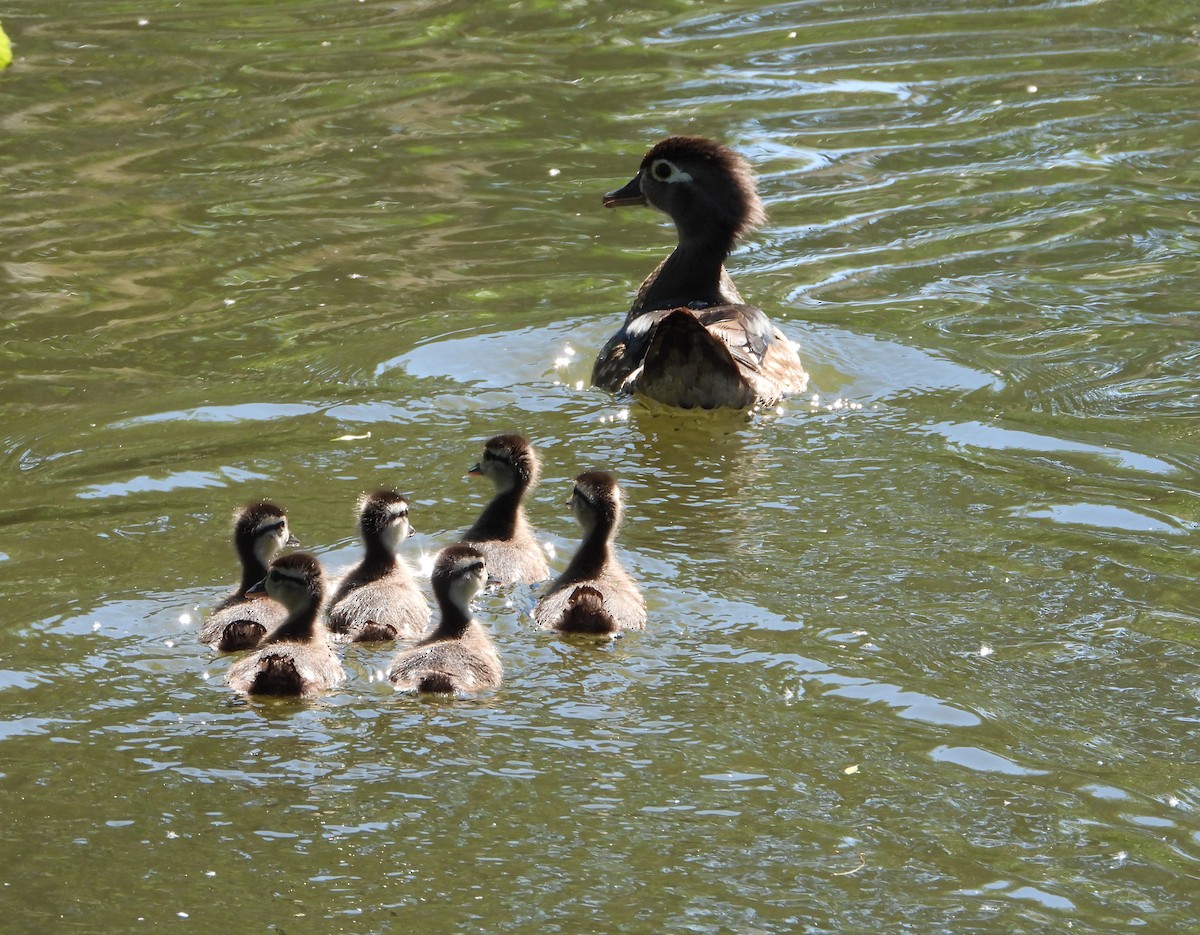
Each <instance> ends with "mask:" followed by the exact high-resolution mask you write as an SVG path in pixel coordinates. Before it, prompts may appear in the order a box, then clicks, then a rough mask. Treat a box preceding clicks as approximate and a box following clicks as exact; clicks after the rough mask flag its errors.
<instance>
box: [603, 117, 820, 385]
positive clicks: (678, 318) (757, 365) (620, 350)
mask: <svg viewBox="0 0 1200 935" xmlns="http://www.w3.org/2000/svg"><path fill="white" fill-rule="evenodd" d="M604 204H605V206H606V207H609V208H615V207H619V206H621V205H645V204H649V205H652V206H653V207H655V208H658V209H659V210H660V211H664V212H666V213H667V214H669V215H670V216H671V220H673V221H674V222H675V227H676V230H677V232H678V237H679V241H678V244H677V245H676V247H675V250H674V251H673V252H672V253H671V255H670V256H668V257H667V258H666V259H665V260H663V261H662V262H661V263H660V264H659V265H658V267H657V268H656V269H655V270H654V272H652V273H651V274H650V275H649V276H648V277H647V278H646V280H645V282H643V283H642V286H641V288H640V289H639V290H638V294H637V298H636V299H635V300H634V303H633V307H632V308H631V309H630V310H629V313H628V314H627V315H626V317H625V323H624V324H623V325H622V326H621V329H620V330H619V331H618V332H617V333H616V334H615V335H613V336H612V337H611V338H610V339H609V340H608V343H607V344H605V345H604V347H603V348H602V349H601V351H600V355H599V357H598V358H597V359H596V365H595V368H594V369H593V371H592V383H593V384H595V385H596V386H600V387H603V388H604V389H608V390H614V391H619V392H629V393H640V394H642V395H645V396H648V397H650V398H652V399H656V400H658V401H660V402H663V403H666V404H667V405H671V406H680V407H684V408H692V407H695V406H700V407H703V408H705V409H712V408H715V407H718V406H729V407H733V408H736V409H744V408H746V407H748V406H751V405H754V404H755V403H764V404H771V403H774V402H776V401H778V400H779V399H780V398H781V397H783V396H786V395H788V394H790V393H799V392H802V391H803V390H804V388H805V386H806V385H807V382H808V376H807V374H805V372H804V368H803V366H801V364H800V357H799V355H798V354H797V348H796V345H795V344H794V343H793V342H791V341H789V340H788V339H787V338H786V337H784V335H783V334H782V333H781V332H780V331H779V329H778V328H776V327H775V326H774V325H772V324H771V321H770V320H769V319H768V318H767V316H766V315H765V314H764V313H763V311H762V310H761V309H759V308H755V307H754V306H752V305H746V304H745V303H744V302H743V301H742V297H741V295H740V294H739V293H738V291H737V288H736V287H735V286H734V284H733V281H732V280H731V279H730V278H729V274H728V273H726V272H725V265H724V264H725V259H726V257H728V256H729V254H730V252H731V251H732V250H733V246H734V243H735V242H736V241H737V239H738V238H739V237H740V236H741V235H742V234H744V233H746V232H747V231H748V230H750V229H751V228H753V227H755V226H757V225H758V224H761V223H762V222H763V220H764V219H765V214H764V212H763V207H762V202H761V201H760V200H759V197H758V191H757V188H756V187H755V183H754V176H753V174H752V172H751V170H750V166H749V164H748V163H747V162H746V160H745V159H743V158H742V157H741V156H739V155H738V154H737V153H735V152H733V151H732V150H730V149H728V148H726V147H725V146H722V145H720V144H719V143H715V142H713V141H712V140H707V139H703V138H700V137H689V136H672V137H669V138H668V139H665V140H663V141H661V142H660V143H658V144H656V145H655V146H654V147H652V148H651V149H650V151H649V152H648V153H646V155H645V157H644V158H643V159H642V164H641V166H640V168H639V169H638V172H637V175H635V176H634V177H633V179H632V180H631V181H630V182H629V183H628V184H626V185H625V186H624V187H623V188H620V189H617V190H616V191H612V192H609V193H608V194H606V195H605V196H604Z"/></svg>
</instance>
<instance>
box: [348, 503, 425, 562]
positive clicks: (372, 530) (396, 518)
mask: <svg viewBox="0 0 1200 935" xmlns="http://www.w3.org/2000/svg"><path fill="white" fill-rule="evenodd" d="M358 528H359V531H360V532H361V533H362V538H363V542H365V543H366V544H367V546H368V547H370V546H371V545H373V544H375V543H379V544H381V545H383V546H384V547H385V548H386V549H387V550H388V551H389V552H392V553H395V551H396V549H397V548H399V546H400V543H401V542H403V541H404V540H405V539H407V538H408V537H409V536H411V535H412V533H413V528H412V524H411V523H410V522H409V518H408V501H407V500H406V499H405V498H404V497H403V496H401V495H400V494H398V493H396V491H394V490H377V491H375V492H374V493H372V494H367V495H365V496H363V497H362V498H361V499H359V501H358Z"/></svg>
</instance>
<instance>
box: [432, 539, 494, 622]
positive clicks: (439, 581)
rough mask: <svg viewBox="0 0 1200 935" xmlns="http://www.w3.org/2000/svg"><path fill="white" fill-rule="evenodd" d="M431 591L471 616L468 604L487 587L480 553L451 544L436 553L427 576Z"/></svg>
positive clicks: (483, 561) (484, 566) (467, 546)
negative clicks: (428, 576)
mask: <svg viewBox="0 0 1200 935" xmlns="http://www.w3.org/2000/svg"><path fill="white" fill-rule="evenodd" d="M430 582H431V583H432V584H433V592H434V594H435V595H436V596H438V597H439V598H443V597H444V598H446V599H448V600H449V601H450V602H451V603H453V604H454V605H455V606H456V607H458V608H459V609H460V610H461V611H462V612H463V614H465V615H466V616H470V606H471V601H472V600H473V599H474V597H475V595H476V594H478V593H479V592H480V591H482V590H483V587H484V585H485V584H487V562H486V561H485V559H484V557H483V553H482V552H480V551H479V550H478V549H476V548H473V547H471V546H469V545H452V546H448V547H446V548H444V549H442V551H441V552H439V553H438V557H437V560H436V561H435V562H434V563H433V574H432V575H431V576H430Z"/></svg>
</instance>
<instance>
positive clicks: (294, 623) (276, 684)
mask: <svg viewBox="0 0 1200 935" xmlns="http://www.w3.org/2000/svg"><path fill="white" fill-rule="evenodd" d="M255 587H256V588H257V587H261V588H263V589H265V590H266V592H267V593H268V594H270V595H271V597H273V598H275V600H277V601H279V602H280V603H281V604H283V606H284V607H286V608H287V619H285V620H284V621H283V623H281V624H280V625H279V626H278V627H277V628H276V629H274V630H272V631H271V632H270V633H268V634H267V635H266V636H265V637H263V639H262V642H261V643H260V644H259V648H258V651H257V652H255V653H252V654H251V655H249V656H247V657H246V658H245V659H241V660H239V661H237V662H235V663H234V664H233V666H231V667H230V669H229V673H228V674H227V675H226V676H225V681H226V682H228V683H229V686H230V687H231V688H232V689H233V690H234V691H238V692H241V693H242V694H245V695H289V696H290V695H295V696H302V695H315V694H318V693H319V692H322V691H324V690H325V689H327V688H333V687H334V686H335V685H337V684H339V683H340V682H341V681H342V680H343V679H344V678H345V677H346V675H345V672H344V670H343V669H342V663H341V660H339V659H338V657H337V656H336V655H335V654H334V652H333V648H332V647H331V646H330V645H329V638H328V637H327V636H326V635H325V628H324V627H323V626H321V625H320V623H319V622H318V616H319V614H320V613H321V607H322V605H323V604H324V603H325V575H324V573H323V572H322V571H321V565H320V563H319V562H318V561H317V559H316V557H315V556H312V555H309V554H307V553H306V552H293V553H292V554H290V555H284V556H281V557H280V558H277V559H275V561H273V562H272V563H271V568H270V570H269V571H268V572H267V577H266V578H265V579H264V580H263V581H262V582H260V583H259V584H258V585H256V586H255Z"/></svg>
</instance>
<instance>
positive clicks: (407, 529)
mask: <svg viewBox="0 0 1200 935" xmlns="http://www.w3.org/2000/svg"><path fill="white" fill-rule="evenodd" d="M358 528H359V532H360V534H361V535H362V540H363V545H364V546H365V548H366V555H365V556H364V557H363V560H362V561H361V562H359V563H358V565H356V566H355V567H354V568H353V569H351V570H350V571H349V572H347V573H346V574H345V575H344V576H343V577H342V579H341V580H340V581H339V582H338V585H337V587H336V588H335V589H334V592H333V597H332V598H331V599H330V601H329V612H328V614H327V620H328V623H329V629H330V630H332V631H333V632H334V633H344V634H349V636H350V639H351V640H352V641H353V642H356V643H367V642H379V641H384V640H415V639H417V638H418V637H419V636H420V635H421V634H422V633H423V632H424V631H425V627H426V626H427V625H428V624H429V616H430V615H429V605H428V604H427V603H426V602H425V596H424V595H423V594H421V589H420V588H419V587H417V582H416V581H415V580H414V578H413V576H412V572H411V571H410V570H409V567H408V564H407V563H406V562H405V561H404V559H402V558H401V557H400V556H399V555H398V554H397V552H396V550H397V549H398V548H399V547H400V543H401V542H403V541H404V540H405V539H407V538H408V537H409V536H410V535H412V531H413V529H412V526H411V525H410V524H409V521H408V501H407V500H405V499H404V497H402V496H401V495H400V494H398V493H396V492H395V491H394V490H377V491H376V492H375V493H373V494H371V495H370V496H365V497H363V498H362V499H360V500H359V501H358Z"/></svg>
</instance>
